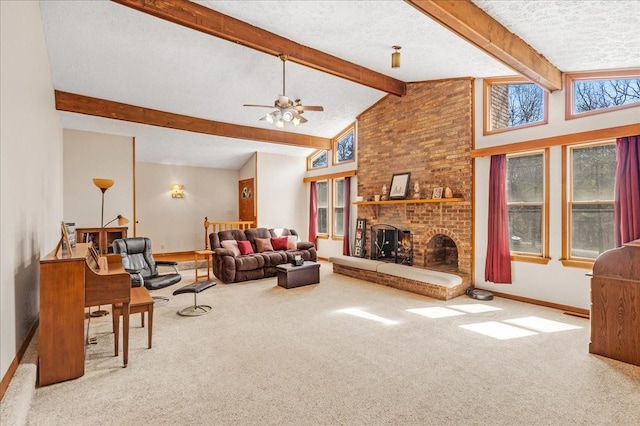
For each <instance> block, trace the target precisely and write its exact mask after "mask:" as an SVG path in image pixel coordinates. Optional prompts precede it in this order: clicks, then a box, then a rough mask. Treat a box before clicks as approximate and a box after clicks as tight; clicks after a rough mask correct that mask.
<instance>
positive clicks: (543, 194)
mask: <svg viewBox="0 0 640 426" xmlns="http://www.w3.org/2000/svg"><path fill="white" fill-rule="evenodd" d="M548 158H549V152H548V150H544V151H535V152H529V153H522V154H513V155H508V156H507V209H508V214H509V235H510V236H511V240H510V247H511V252H512V256H515V257H516V258H517V260H527V259H526V256H529V257H537V258H538V259H540V258H546V257H548V245H547V241H548V232H547V229H548V226H547V222H548V199H547V192H548V191H547V188H548V177H547V176H548V172H547V170H548V163H547V161H548ZM518 256H524V257H525V258H520V257H518ZM531 260H532V261H535V260H533V259H531Z"/></svg>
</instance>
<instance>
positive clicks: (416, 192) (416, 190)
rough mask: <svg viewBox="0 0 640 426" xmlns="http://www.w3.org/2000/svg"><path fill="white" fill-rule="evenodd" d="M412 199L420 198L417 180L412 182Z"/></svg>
mask: <svg viewBox="0 0 640 426" xmlns="http://www.w3.org/2000/svg"><path fill="white" fill-rule="evenodd" d="M413 199H414V200H419V199H420V184H419V183H418V182H416V183H414V184H413Z"/></svg>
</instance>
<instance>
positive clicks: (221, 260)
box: [209, 228, 317, 283]
mask: <svg viewBox="0 0 640 426" xmlns="http://www.w3.org/2000/svg"><path fill="white" fill-rule="evenodd" d="M289 236H292V237H293V238H291V239H289V238H288V237H289ZM278 237H281V238H280V240H278ZM282 237H287V239H289V240H290V241H289V242H288V245H287V247H286V249H282V248H280V249H273V245H276V246H277V245H278V242H279V243H280V244H282V242H283V240H282ZM294 239H295V240H298V239H299V238H298V233H297V232H296V231H295V230H293V229H286V228H283V229H279V230H278V232H277V233H276V232H275V230H273V229H267V228H250V229H245V230H240V229H231V230H226V231H219V232H212V233H210V234H209V244H210V247H211V250H213V251H214V255H213V274H214V275H215V276H216V277H217V278H218V279H219V280H221V281H223V282H225V283H235V282H240V281H247V280H256V279H260V278H266V277H274V276H276V266H278V265H281V264H283V263H287V262H291V261H292V260H293V258H294V257H295V256H296V255H300V256H301V257H302V258H303V259H304V260H311V261H316V259H317V254H316V248H315V245H314V244H313V243H310V242H303V241H297V242H295V243H294V242H293V241H292V240H294ZM245 241H248V243H246V242H245ZM268 242H270V243H271V246H269V244H267V243H268ZM249 244H250V246H251V247H250V249H248V245H249ZM236 245H242V246H244V250H245V251H247V250H249V251H253V253H250V254H242V252H239V251H238V250H239V248H236ZM223 246H225V247H223ZM294 247H295V248H294Z"/></svg>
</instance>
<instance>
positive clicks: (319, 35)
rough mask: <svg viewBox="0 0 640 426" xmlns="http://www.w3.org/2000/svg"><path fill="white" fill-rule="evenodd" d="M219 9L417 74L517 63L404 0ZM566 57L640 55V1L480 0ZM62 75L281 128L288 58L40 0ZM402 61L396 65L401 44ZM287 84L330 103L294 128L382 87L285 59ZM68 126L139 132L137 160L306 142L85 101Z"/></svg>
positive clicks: (170, 106)
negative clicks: (103, 112)
mask: <svg viewBox="0 0 640 426" xmlns="http://www.w3.org/2000/svg"><path fill="white" fill-rule="evenodd" d="M199 3H200V4H202V5H204V6H206V7H209V8H211V9H215V10H217V11H219V12H221V13H224V14H227V15H230V16H233V17H235V18H237V19H240V20H242V21H245V22H247V23H250V24H252V25H255V26H258V27H260V28H263V29H265V30H268V31H271V32H273V33H276V34H278V35H280V36H283V37H286V38H289V39H291V40H293V41H295V42H298V43H300V44H303V45H306V46H309V47H312V48H314V49H317V50H321V51H324V52H326V53H329V54H331V55H334V56H337V57H339V58H342V59H345V60H347V61H350V62H354V63H356V64H359V65H361V66H364V67H366V68H369V69H371V70H374V71H378V72H380V73H383V74H386V75H388V76H391V77H394V78H397V79H400V80H403V81H406V82H412V81H423V80H432V79H442V78H453V77H467V76H471V77H488V76H501V75H513V74H514V72H513V71H511V70H510V69H509V68H507V67H506V66H504V65H503V64H501V63H499V62H497V61H496V60H494V59H493V58H491V57H489V56H488V55H486V54H485V53H483V52H481V51H479V50H478V49H476V48H475V47H473V46H471V45H470V44H469V43H467V42H465V41H464V40H462V39H460V38H459V37H457V36H456V35H454V34H452V33H450V32H449V31H448V30H446V29H444V28H443V27H441V26H440V25H439V24H437V23H435V22H433V21H431V20H430V19H429V18H427V17H426V16H425V15H423V14H422V13H420V12H418V11H417V10H416V9H414V8H413V7H411V6H410V5H408V4H406V3H405V2H403V1H398V0H395V1H312V0H307V1H300V0H298V1H292V0H289V1H286V0H285V1H282V0H281V1H278V2H272V1H206V2H199ZM474 3H476V4H477V5H478V6H479V7H481V8H482V9H484V10H485V11H487V12H488V13H489V14H490V15H492V16H493V17H494V18H495V19H497V20H498V21H499V22H501V23H502V24H503V25H504V26H506V27H507V28H508V29H509V30H511V31H512V32H514V33H516V34H518V35H519V36H520V37H521V38H523V39H524V40H525V41H526V42H527V43H529V44H530V45H531V46H533V47H534V48H535V49H536V50H538V51H539V52H540V53H541V54H543V55H544V56H546V57H547V58H548V59H549V60H550V61H551V62H552V63H553V64H554V65H555V66H556V67H558V68H560V70H561V71H563V72H566V71H584V70H596V69H619V68H629V67H640V55H639V53H638V48H637V46H638V45H640V36H639V35H638V31H637V17H638V16H640V1H605V2H599V1H580V0H578V1H570V0H566V1H511V2H509V1H494V0H475V1H474ZM40 4H41V11H42V19H43V23H44V29H45V37H46V43H47V48H48V52H49V58H50V63H51V71H52V76H53V83H54V87H55V88H56V89H57V90H62V91H67V92H71V93H77V94H81V95H86V96H93V97H98V98H103V99H108V100H113V101H117V102H123V103H128V104H132V105H138V106H143V107H147V108H153V109H159V110H163V111H168V112H174V113H178V114H185V115H191V116H194V117H199V118H205V119H209V120H216V121H224V122H229V123H234V124H242V125H246V126H253V127H263V128H269V129H271V128H272V127H270V125H268V124H267V123H266V122H263V121H259V120H258V119H259V118H260V117H261V116H263V115H264V114H266V113H268V112H269V111H270V110H268V109H261V108H247V107H243V106H242V105H243V104H245V103H251V104H266V105H270V104H272V103H273V101H274V100H275V98H276V96H277V95H278V94H280V93H281V92H282V63H281V62H280V60H279V59H278V58H277V57H275V56H271V55H266V54H263V53H260V52H258V51H255V50H252V49H250V48H247V47H243V46H240V45H238V44H235V43H231V42H227V41H224V40H221V39H218V38H215V37H212V36H209V35H206V34H203V33H200V32H197V31H195V30H191V29H188V28H184V27H182V26H179V25H176V24H173V23H170V22H167V21H164V20H161V19H158V18H154V17H152V16H150V15H147V14H145V13H141V12H138V11H136V10H133V9H130V8H128V7H125V6H122V5H119V4H116V3H112V2H108V1H83V2H77V1H51V0H47V1H42V2H41V3H40ZM396 44H397V45H401V46H402V50H401V53H402V66H401V68H399V69H391V67H390V56H391V53H392V51H393V50H392V48H391V46H393V45H396ZM286 67H287V68H286V70H287V71H286V72H287V82H286V93H287V95H289V97H291V98H300V99H301V100H302V103H303V104H306V105H323V106H324V108H325V111H324V112H306V113H305V117H306V118H307V119H308V120H309V122H308V123H306V124H304V125H301V126H298V127H296V128H286V129H285V130H286V131H292V132H297V133H303V134H309V135H315V136H322V137H332V136H335V135H336V134H337V133H338V132H339V131H340V130H342V129H344V128H345V127H346V126H348V125H349V124H350V123H352V122H353V120H354V119H355V117H356V116H357V115H358V114H359V113H361V112H362V111H364V110H366V109H367V108H368V107H370V106H371V105H372V104H374V103H375V102H377V101H378V100H379V99H381V98H382V97H383V96H385V93H383V92H380V91H378V90H375V89H371V88H368V87H365V86H362V85H359V84H356V83H352V82H350V81H347V80H344V79H341V78H338V77H334V76H331V75H329V74H325V73H322V72H319V71H316V70H313V69H310V68H306V67H304V66H301V65H298V64H295V63H292V62H287V65H286ZM60 114H61V119H62V123H63V126H64V127H66V128H72V129H79V130H88V131H96V132H104V133H112V134H118V135H126V136H135V137H136V155H137V159H138V161H144V162H155V163H164V164H182V165H192V166H202V167H216V168H231V169H238V168H240V167H241V166H242V165H243V164H244V162H245V161H246V160H247V159H248V158H249V157H250V155H251V154H252V153H253V152H256V151H260V152H270V153H281V154H285V153H286V154H288V155H298V156H307V155H308V154H310V153H311V152H312V150H310V149H308V148H294V147H291V146H284V145H277V144H273V143H264V142H251V141H245V140H237V139H229V138H223V137H217V136H211V135H201V134H196V133H191V132H185V131H177V130H170V129H164V128H157V127H152V126H145V125H139V124H133V123H127V122H122V121H116V120H109V119H104V118H96V117H90V116H85V115H80V114H74V113H60Z"/></svg>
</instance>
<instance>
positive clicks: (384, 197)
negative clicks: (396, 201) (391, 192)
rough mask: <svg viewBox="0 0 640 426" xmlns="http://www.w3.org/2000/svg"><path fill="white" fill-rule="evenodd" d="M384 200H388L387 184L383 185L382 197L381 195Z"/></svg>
mask: <svg viewBox="0 0 640 426" xmlns="http://www.w3.org/2000/svg"><path fill="white" fill-rule="evenodd" d="M380 199H381V200H382V201H386V200H387V184H386V183H385V184H384V185H382V197H380Z"/></svg>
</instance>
